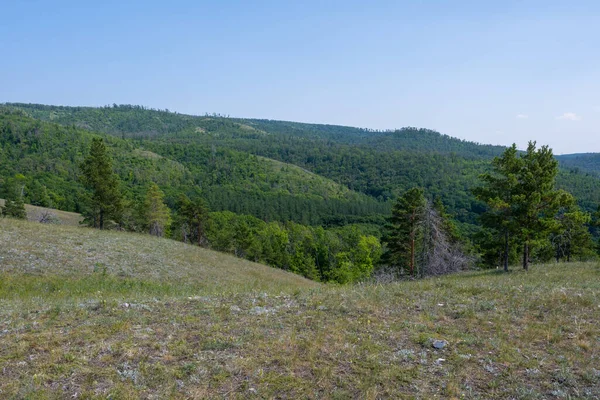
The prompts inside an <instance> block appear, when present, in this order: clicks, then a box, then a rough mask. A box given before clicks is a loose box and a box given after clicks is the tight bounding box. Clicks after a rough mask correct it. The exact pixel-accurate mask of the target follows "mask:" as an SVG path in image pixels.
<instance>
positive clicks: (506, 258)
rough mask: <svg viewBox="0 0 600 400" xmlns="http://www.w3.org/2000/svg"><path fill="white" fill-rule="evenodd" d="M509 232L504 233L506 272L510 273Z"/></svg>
mask: <svg viewBox="0 0 600 400" xmlns="http://www.w3.org/2000/svg"><path fill="white" fill-rule="evenodd" d="M508 252H509V248H508V230H507V231H506V232H505V233H504V272H508Z"/></svg>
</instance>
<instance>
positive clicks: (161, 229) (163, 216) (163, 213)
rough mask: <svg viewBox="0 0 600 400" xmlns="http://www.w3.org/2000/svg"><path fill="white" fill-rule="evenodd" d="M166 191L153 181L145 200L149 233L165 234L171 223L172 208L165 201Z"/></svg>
mask: <svg viewBox="0 0 600 400" xmlns="http://www.w3.org/2000/svg"><path fill="white" fill-rule="evenodd" d="M164 196H165V195H164V193H163V192H162V191H161V190H160V188H159V187H158V186H157V185H156V184H155V183H152V184H151V185H150V188H149V189H148V192H147V193H146V198H145V200H144V215H145V220H146V226H147V228H148V233H150V234H151V235H155V236H164V235H165V233H166V232H167V231H168V229H169V226H170V225H171V210H169V207H167V205H166V204H165V203H164Z"/></svg>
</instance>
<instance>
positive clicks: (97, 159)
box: [81, 138, 123, 229]
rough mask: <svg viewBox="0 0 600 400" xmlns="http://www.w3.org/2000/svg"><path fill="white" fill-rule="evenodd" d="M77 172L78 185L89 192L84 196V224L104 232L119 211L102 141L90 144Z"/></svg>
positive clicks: (119, 202) (115, 182) (116, 185)
mask: <svg viewBox="0 0 600 400" xmlns="http://www.w3.org/2000/svg"><path fill="white" fill-rule="evenodd" d="M81 172H82V176H81V181H82V182H83V184H84V185H85V187H86V188H87V189H88V190H89V191H90V192H91V193H90V194H89V195H88V196H86V200H87V201H86V202H87V209H86V210H84V211H83V215H84V218H85V219H84V221H85V222H86V223H87V224H88V225H90V226H92V227H94V228H98V229H104V228H105V226H106V222H107V221H108V220H113V221H116V222H119V220H120V218H121V214H122V211H123V205H122V204H123V203H122V196H121V192H120V190H119V180H118V178H117V175H116V174H115V173H114V171H113V169H112V160H111V158H110V156H109V154H108V151H107V149H106V145H105V144H104V141H103V140H102V139H96V138H95V139H93V140H92V144H91V147H90V153H89V155H88V156H87V157H86V158H85V160H84V161H83V163H82V164H81Z"/></svg>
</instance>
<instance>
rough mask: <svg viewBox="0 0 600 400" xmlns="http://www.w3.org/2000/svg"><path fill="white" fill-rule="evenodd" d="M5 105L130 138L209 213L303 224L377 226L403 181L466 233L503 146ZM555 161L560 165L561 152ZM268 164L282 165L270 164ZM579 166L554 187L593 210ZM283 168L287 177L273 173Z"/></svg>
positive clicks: (427, 135) (422, 133)
mask: <svg viewBox="0 0 600 400" xmlns="http://www.w3.org/2000/svg"><path fill="white" fill-rule="evenodd" d="M5 108H7V109H11V110H19V111H20V112H23V113H25V114H26V115H28V116H30V117H33V118H36V119H39V120H43V121H53V122H56V123H60V124H63V125H65V126H78V127H84V128H86V129H92V130H94V131H97V132H102V133H105V134H108V135H112V136H114V137H118V138H121V139H122V138H129V141H128V142H127V143H129V144H130V145H133V144H135V146H138V147H141V148H143V149H144V150H146V151H151V152H154V153H156V154H159V155H161V156H163V157H165V158H168V159H170V160H172V161H174V162H178V163H180V164H182V165H184V166H185V167H186V168H187V169H188V170H189V171H190V172H191V174H190V175H188V176H191V177H193V178H192V179H193V180H194V184H195V185H196V186H199V187H202V189H203V191H204V193H205V195H206V196H207V198H208V199H209V202H210V203H211V206H212V207H213V208H214V209H218V210H230V211H234V212H238V213H246V214H252V215H254V216H257V217H259V218H263V219H269V220H271V219H276V220H294V221H296V222H301V223H304V224H317V225H318V224H321V225H322V224H325V225H330V224H333V225H335V224H338V225H339V224H342V225H343V224H346V223H351V222H371V223H376V224H381V223H382V222H383V218H384V217H385V216H386V215H387V214H388V213H389V210H390V201H391V200H393V199H395V198H396V197H397V196H398V195H399V194H400V193H402V192H403V191H405V190H406V189H408V188H410V187H414V186H421V187H423V188H425V190H426V192H427V193H428V196H429V197H431V198H435V197H439V198H440V199H441V200H442V202H443V203H444V205H445V206H446V208H447V209H448V210H449V212H450V213H451V215H453V216H454V218H456V219H457V220H458V221H459V222H460V223H461V226H462V227H463V228H464V229H465V230H466V232H469V231H472V230H473V229H474V227H475V225H477V223H478V219H477V218H478V215H479V214H480V213H481V211H482V210H483V205H482V204H481V203H479V202H478V201H477V200H475V198H474V197H473V195H472V194H471V189H472V188H473V187H475V186H476V185H478V182H479V181H478V177H479V175H480V174H481V173H482V172H484V171H486V170H487V168H489V161H490V160H491V158H492V157H493V156H496V155H498V154H500V152H502V151H503V148H502V147H500V146H491V145H482V144H479V143H473V142H468V141H463V140H459V139H455V138H451V137H449V136H447V135H442V134H440V133H438V132H435V131H431V130H427V129H417V128H403V129H400V130H394V131H371V130H367V129H360V128H351V127H343V126H336V125H319V124H304V123H295V122H286V121H270V120H257V119H240V118H226V117H222V116H218V115H210V116H209V115H206V116H191V115H183V114H178V113H172V112H168V111H160V110H152V109H146V108H144V107H140V106H117V105H113V106H109V107H100V108H93V107H63V106H45V105H36V104H6V105H5ZM122 140H123V139H122ZM561 157H563V156H561ZM559 159H560V160H561V163H564V162H563V161H562V160H563V159H564V157H563V158H559ZM269 160H275V161H276V162H279V163H285V164H288V165H290V167H289V168H275V170H274V168H273V165H274V164H273V161H269ZM275 165H277V164H275ZM294 166H295V167H294ZM297 167H299V168H300V169H297ZM300 171H309V172H311V173H312V174H298V173H297V172H300ZM582 171H583V170H581V171H580V170H576V169H573V168H571V167H569V166H568V165H567V164H564V167H563V168H561V171H560V173H559V176H558V179H557V184H558V186H559V187H560V188H563V189H565V190H567V191H569V192H572V193H573V194H574V195H575V196H576V197H577V198H578V200H579V203H580V205H581V206H582V207H583V208H584V209H586V210H588V211H592V210H595V209H596V208H597V206H598V204H600V179H599V178H598V177H597V176H595V175H594V174H591V173H585V172H582ZM282 172H283V173H287V175H286V176H281V175H279V174H280V173H282ZM317 175H318V176H320V177H321V178H325V179H327V181H323V180H322V179H320V178H316V176H317ZM334 187H335V189H334V190H333V196H332V190H331V188H334ZM340 188H341V189H340ZM346 189H350V192H348V191H347V190H346ZM263 205H264V206H263ZM284 209H285V210H284ZM269 210H270V211H269ZM277 210H280V211H277ZM302 210H312V211H310V212H306V211H305V212H304V213H303V212H302ZM302 214H304V215H302ZM315 215H321V216H322V217H319V218H315Z"/></svg>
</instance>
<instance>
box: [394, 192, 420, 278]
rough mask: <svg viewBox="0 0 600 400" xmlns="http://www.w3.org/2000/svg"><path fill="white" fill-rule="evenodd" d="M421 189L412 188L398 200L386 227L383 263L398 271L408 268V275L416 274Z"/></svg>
mask: <svg viewBox="0 0 600 400" xmlns="http://www.w3.org/2000/svg"><path fill="white" fill-rule="evenodd" d="M425 205H426V201H425V196H424V194H423V189H421V188H412V189H410V190H408V191H407V192H406V193H404V194H403V195H402V196H400V197H399V198H398V200H397V201H396V203H395V204H394V206H393V208H392V216H391V217H390V219H389V220H388V224H387V225H386V233H385V237H384V241H385V243H386V244H387V252H386V254H385V256H384V259H385V261H386V262H387V263H388V264H389V265H390V266H393V267H395V268H397V269H399V270H403V269H404V268H406V267H408V270H409V273H410V275H415V274H416V273H417V270H416V263H415V256H416V251H417V250H416V244H417V239H418V234H419V222H420V221H421V218H422V214H423V211H424V210H425Z"/></svg>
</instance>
